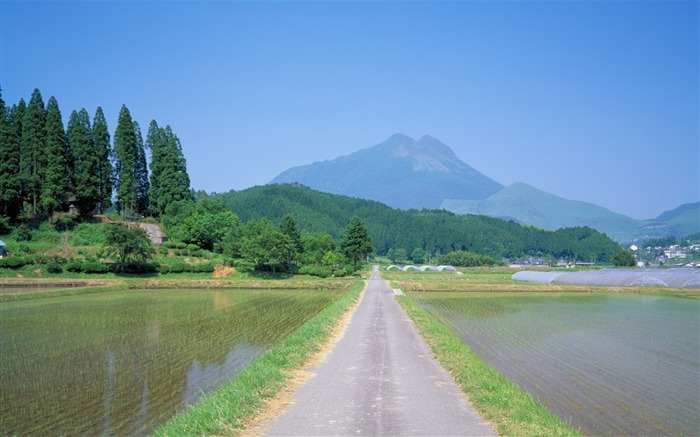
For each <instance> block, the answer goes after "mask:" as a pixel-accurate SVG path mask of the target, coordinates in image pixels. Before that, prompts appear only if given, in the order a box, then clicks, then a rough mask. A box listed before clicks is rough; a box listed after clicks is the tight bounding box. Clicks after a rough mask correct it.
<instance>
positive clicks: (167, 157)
mask: <svg viewBox="0 0 700 437" xmlns="http://www.w3.org/2000/svg"><path fill="white" fill-rule="evenodd" d="M146 145H147V146H148V147H149V148H150V149H151V190H150V192H149V194H150V200H151V212H152V213H153V214H154V215H162V214H163V213H165V208H166V207H167V206H168V205H169V204H171V203H172V202H177V201H179V200H189V199H191V198H192V196H191V194H190V177H189V175H188V174H187V162H186V161H185V157H184V155H183V153H182V145H181V144H180V140H179V138H178V137H177V135H175V134H174V133H173V131H172V129H171V128H170V126H166V127H165V129H163V128H159V127H158V124H157V123H156V121H155V120H153V121H152V122H151V125H150V126H149V128H148V136H147V141H146Z"/></svg>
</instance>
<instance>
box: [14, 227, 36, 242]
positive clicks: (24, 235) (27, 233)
mask: <svg viewBox="0 0 700 437" xmlns="http://www.w3.org/2000/svg"><path fill="white" fill-rule="evenodd" d="M14 234H15V235H14V236H15V240H17V241H32V231H31V229H29V226H28V225H27V224H26V223H22V224H21V225H19V226H17V228H16V229H15V232H14Z"/></svg>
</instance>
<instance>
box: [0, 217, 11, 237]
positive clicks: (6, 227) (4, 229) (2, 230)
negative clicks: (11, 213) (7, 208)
mask: <svg viewBox="0 0 700 437" xmlns="http://www.w3.org/2000/svg"><path fill="white" fill-rule="evenodd" d="M11 231H12V227H11V226H10V218H9V217H5V216H0V235H8V234H9V233H10V232H11Z"/></svg>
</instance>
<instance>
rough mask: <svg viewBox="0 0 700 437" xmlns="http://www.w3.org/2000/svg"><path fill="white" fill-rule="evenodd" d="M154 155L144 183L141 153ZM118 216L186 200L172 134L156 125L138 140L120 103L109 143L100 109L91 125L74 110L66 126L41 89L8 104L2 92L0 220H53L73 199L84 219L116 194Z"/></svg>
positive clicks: (144, 161) (149, 211)
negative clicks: (37, 218)
mask: <svg viewBox="0 0 700 437" xmlns="http://www.w3.org/2000/svg"><path fill="white" fill-rule="evenodd" d="M149 150H150V152H151V175H150V179H149V174H148V165H147V157H146V152H147V151H149ZM114 194H116V202H117V205H118V207H119V209H120V210H121V211H122V214H123V215H124V216H126V215H127V214H128V213H135V214H142V215H145V214H151V215H155V216H158V215H160V214H162V213H163V212H164V210H165V206H166V205H167V204H168V203H169V202H171V201H174V200H182V199H185V198H189V197H190V181H189V176H188V175H187V169H186V163H185V158H184V156H183V154H182V147H181V145H180V141H179V139H178V138H177V136H176V135H175V134H174V133H173V132H172V130H171V128H170V127H169V126H166V127H165V128H160V127H158V124H157V123H156V122H155V120H154V121H152V122H151V125H150V126H149V129H148V135H147V138H146V142H145V143H144V141H143V136H142V134H141V129H140V127H139V124H138V123H137V122H136V121H135V120H133V119H132V118H131V114H130V113H129V110H128V108H127V107H126V106H125V105H124V106H122V108H121V111H120V112H119V119H118V122H117V128H116V130H115V132H114V142H113V144H111V142H110V135H109V130H108V127H107V122H106V119H105V116H104V113H103V111H102V108H101V107H98V108H97V110H96V112H95V116H94V117H93V120H92V121H90V116H89V114H88V112H87V111H86V110H85V109H84V108H83V109H81V110H79V111H75V110H74V111H72V112H71V114H70V117H69V119H68V125H67V129H64V123H63V118H62V116H61V111H60V109H59V107H58V102H57V100H56V99H55V98H54V97H51V98H50V99H49V101H48V103H47V104H46V106H44V101H43V98H42V96H41V93H40V91H39V90H38V89H35V90H34V92H33V93H32V96H31V99H30V100H29V103H28V104H26V103H25V101H24V99H20V101H19V102H18V103H16V104H13V105H12V106H11V107H9V108H8V107H6V106H5V102H4V101H3V100H2V95H1V94H0V217H1V218H2V219H3V220H5V221H6V222H5V223H3V225H4V226H7V225H8V224H9V223H8V221H10V222H11V221H14V220H16V219H17V218H18V217H19V216H20V215H22V214H24V215H26V216H36V215H41V216H46V217H49V218H50V217H51V216H52V215H53V213H55V212H65V211H67V209H68V206H69V200H70V199H72V198H73V197H74V198H75V199H74V202H75V206H76V207H77V208H78V210H79V212H80V213H81V214H83V215H89V214H92V213H93V211H97V212H100V213H101V212H103V211H104V210H105V209H106V208H108V207H109V206H110V205H111V204H112V198H113V195H114Z"/></svg>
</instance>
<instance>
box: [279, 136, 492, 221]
mask: <svg viewBox="0 0 700 437" xmlns="http://www.w3.org/2000/svg"><path fill="white" fill-rule="evenodd" d="M293 182H297V183H301V184H304V185H307V186H309V187H311V188H314V189H317V190H320V191H325V192H329V193H334V194H342V195H346V196H351V197H360V198H364V199H372V200H377V201H380V202H382V203H384V204H386V205H389V206H391V207H394V208H401V209H409V208H417V209H420V208H437V207H439V206H440V205H441V204H442V201H443V199H446V198H460V199H484V198H486V197H488V196H490V195H492V194H494V193H496V192H497V191H499V190H500V189H501V188H503V186H502V185H501V184H499V183H498V182H496V181H494V180H493V179H490V178H488V177H486V176H484V175H483V174H481V173H479V172H478V171H476V170H475V169H473V168H472V167H470V166H469V165H467V164H465V163H464V162H462V161H461V160H460V159H459V158H457V156H455V154H454V153H453V152H452V150H451V149H450V148H449V147H448V146H446V145H445V144H443V143H441V142H440V141H438V140H436V139H435V138H432V137H430V136H428V135H426V136H424V137H422V138H421V139H420V140H418V141H416V140H414V139H413V138H410V137H408V136H406V135H403V134H395V135H392V136H391V137H390V138H389V139H387V140H386V141H384V142H383V143H381V144H378V145H376V146H374V147H370V148H368V149H363V150H360V151H357V152H355V153H352V154H350V155H347V156H342V157H339V158H336V159H333V160H331V161H323V162H316V163H313V164H310V165H305V166H300V167H293V168H290V169H289V170H286V171H284V172H282V173H281V174H279V175H278V176H277V177H276V178H274V179H273V180H272V183H293Z"/></svg>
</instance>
